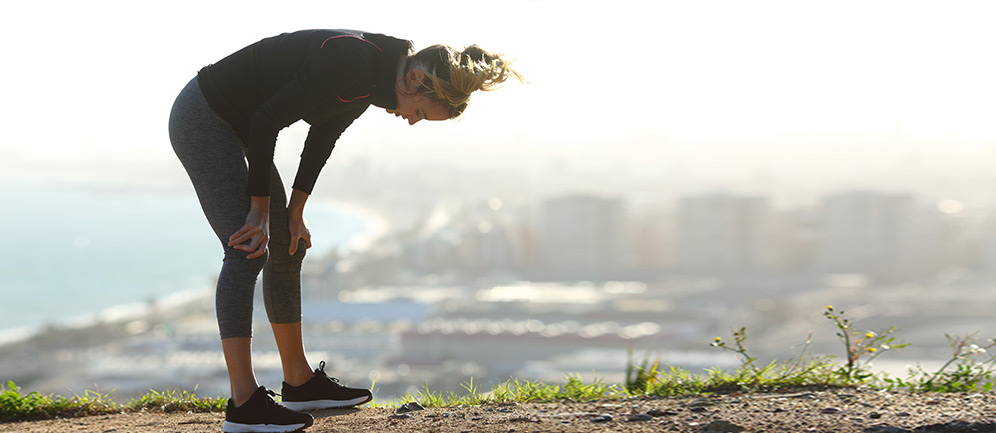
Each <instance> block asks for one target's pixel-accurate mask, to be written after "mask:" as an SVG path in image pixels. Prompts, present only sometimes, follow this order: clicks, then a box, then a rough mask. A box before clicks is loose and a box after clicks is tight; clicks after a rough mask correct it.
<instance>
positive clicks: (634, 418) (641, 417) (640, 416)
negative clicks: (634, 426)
mask: <svg viewBox="0 0 996 433" xmlns="http://www.w3.org/2000/svg"><path fill="white" fill-rule="evenodd" d="M652 419H654V417H653V416H651V415H650V414H645V413H636V414H633V415H630V416H629V418H628V419H626V421H629V422H639V421H650V420H652Z"/></svg>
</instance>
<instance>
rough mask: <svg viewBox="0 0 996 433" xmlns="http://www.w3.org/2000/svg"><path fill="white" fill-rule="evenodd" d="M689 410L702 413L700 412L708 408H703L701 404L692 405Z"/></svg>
mask: <svg viewBox="0 0 996 433" xmlns="http://www.w3.org/2000/svg"><path fill="white" fill-rule="evenodd" d="M689 410H690V411H692V412H695V413H702V412H706V411H708V409H706V408H704V407H702V406H696V407H693V408H691V409H689Z"/></svg>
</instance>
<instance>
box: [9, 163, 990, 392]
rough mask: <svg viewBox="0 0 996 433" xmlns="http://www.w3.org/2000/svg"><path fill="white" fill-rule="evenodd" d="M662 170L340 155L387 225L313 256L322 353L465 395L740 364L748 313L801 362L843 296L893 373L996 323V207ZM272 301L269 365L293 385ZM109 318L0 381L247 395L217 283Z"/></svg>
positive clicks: (763, 349) (768, 356)
mask: <svg viewBox="0 0 996 433" xmlns="http://www.w3.org/2000/svg"><path fill="white" fill-rule="evenodd" d="M561 168H563V167H561ZM530 173H532V174H530ZM622 174H626V175H625V176H623V175H622ZM644 175H645V176H651V175H650V174H644ZM645 180H646V178H645V177H641V175H640V173H621V174H620V175H619V176H618V177H616V178H613V177H611V176H594V175H585V174H581V175H578V174H577V173H572V172H571V171H570V170H567V169H562V170H561V169H558V167H557V166H556V165H554V166H553V167H550V168H549V169H548V170H543V171H533V172H524V173H516V172H509V171H507V170H504V171H501V170H494V171H488V170H483V169H476V168H472V169H467V170H466V171H461V170H459V169H454V168H453V167H452V166H439V167H431V166H430V167H426V166H421V167H418V168H397V169H392V170H385V169H381V168H377V167H374V166H373V165H372V164H370V163H367V162H364V161H363V160H362V159H358V160H354V161H350V163H349V164H348V165H344V166H341V167H336V168H335V169H332V170H327V171H326V172H325V174H323V178H322V180H321V181H320V183H319V185H318V188H317V190H321V191H325V192H326V194H330V195H333V196H335V197H336V200H339V201H341V202H344V203H350V204H353V205H356V206H359V207H362V208H365V209H368V210H370V211H371V212H375V213H376V214H377V215H379V216H380V217H381V218H383V219H385V220H386V221H387V222H388V227H389V228H390V229H389V230H388V231H387V232H385V233H384V234H382V236H380V237H378V238H376V239H373V240H372V241H371V242H370V243H369V244H368V245H366V246H365V247H364V248H362V249H355V250H341V251H337V252H334V253H332V254H330V255H328V256H326V257H309V259H308V260H307V261H306V263H305V264H306V269H305V274H304V321H305V322H304V325H305V333H306V335H305V342H306V346H307V348H308V350H309V353H310V357H311V360H312V362H314V363H315V364H317V362H318V361H319V360H325V361H327V362H328V364H329V366H328V367H327V370H328V371H329V372H330V374H331V375H334V376H337V377H339V378H340V380H342V381H344V382H346V383H349V384H350V385H353V386H370V385H371V384H374V387H375V393H376V396H377V399H378V401H381V402H384V401H391V400H392V399H394V398H398V397H400V396H402V395H404V394H405V393H408V392H412V391H415V390H419V389H423V388H425V387H428V388H429V389H431V390H433V391H441V392H455V393H463V392H466V390H465V389H464V388H463V384H465V383H468V382H469V381H470V380H471V378H473V383H474V384H475V385H477V386H478V387H479V388H480V389H487V388H489V387H488V386H487V385H488V384H495V383H501V382H504V381H506V380H508V379H510V378H518V379H526V380H543V381H550V382H557V381H561V380H563V379H564V377H565V374H575V373H576V374H579V375H580V376H581V377H582V378H583V379H584V380H586V381H587V380H594V379H596V378H597V379H601V380H604V381H607V382H614V383H620V382H622V381H623V380H624V375H625V367H626V363H627V359H628V358H629V357H630V356H633V357H635V358H637V359H643V358H647V359H651V360H659V361H661V362H662V363H664V364H667V365H674V366H680V367H685V368H688V369H690V370H692V371H695V372H698V371H702V370H703V369H705V368H734V367H736V366H738V365H739V360H738V359H737V358H736V357H735V356H733V355H731V354H729V353H724V352H722V351H721V350H718V349H715V348H711V347H709V343H710V342H711V341H712V339H713V338H714V337H716V336H722V337H728V336H729V335H730V332H731V330H733V329H738V328H740V327H741V326H746V327H747V332H748V340H747V344H748V346H749V348H750V349H751V352H752V354H754V355H756V356H758V357H759V358H760V359H761V360H762V361H767V360H784V359H787V358H790V357H793V356H797V355H798V354H799V352H800V350H802V343H804V342H805V341H806V339H807V335H809V333H810V332H812V333H813V338H812V343H811V344H810V346H809V347H808V349H807V350H808V352H807V353H813V354H826V355H837V356H840V355H841V352H842V349H841V347H840V346H839V343H838V342H837V341H836V337H835V336H834V333H835V329H833V327H832V324H830V323H828V322H827V321H826V319H824V318H823V317H822V316H821V313H822V311H824V309H825V308H826V306H827V305H834V306H835V307H837V309H838V310H844V311H845V312H846V314H847V315H848V317H850V318H852V319H853V320H855V321H856V322H857V323H858V326H860V327H862V328H867V329H870V330H878V329H883V328H887V327H890V326H896V327H898V333H897V336H898V337H899V339H900V340H902V341H905V342H911V343H913V345H912V346H910V347H908V348H905V349H903V350H902V351H897V352H895V353H894V354H888V355H886V356H883V357H882V358H881V361H880V363H881V365H882V368H885V369H889V371H890V373H891V374H899V375H901V374H902V373H903V372H904V369H905V367H906V366H907V365H911V364H914V363H916V362H922V363H924V364H925V365H930V363H931V362H937V361H939V360H944V359H947V357H948V356H949V355H950V353H949V351H950V349H949V347H948V346H947V342H946V340H945V338H944V334H945V333H952V334H958V333H960V334H961V335H967V334H970V333H972V332H976V331H980V334H978V336H979V338H992V337H993V336H994V335H993V334H994V333H996V326H994V325H996V323H994V321H993V319H992V311H994V307H996V290H993V285H994V284H993V281H996V279H994V278H996V218H994V216H996V209H983V208H980V207H968V206H966V204H965V203H963V202H961V201H959V200H957V199H951V198H948V199H936V198H932V197H929V196H926V195H923V194H920V193H916V192H905V193H904V192H895V191H886V190H879V189H864V190H851V189H841V190H838V191H829V192H827V193H825V194H822V195H820V196H818V197H813V198H812V200H800V201H796V202H793V203H791V204H789V205H785V204H780V203H779V200H776V199H775V198H773V197H769V196H766V195H764V194H749V193H742V192H736V189H735V188H730V189H729V190H718V191H714V192H702V193H694V194H682V195H675V196H674V197H673V199H646V194H640V190H641V188H638V187H631V186H632V185H635V184H640V183H641V182H644V181H645ZM625 182H630V183H631V184H630V185H621V184H622V183H625ZM592 185H596V186H594V187H593V186H592ZM597 185H603V186H605V187H604V188H599V187H598V186H597ZM572 186H574V187H572ZM572 190H573V191H572ZM624 190H629V191H636V193H635V194H626V193H623V192H622V191H624ZM577 191H585V192H577ZM313 230H318V229H316V228H313ZM258 293H259V290H257V294H258ZM262 311H263V309H262V308H261V306H260V307H258V308H257V312H258V314H257V317H256V321H255V323H256V331H255V332H256V333H255V336H256V338H255V339H254V350H255V351H256V357H255V359H254V361H255V363H256V365H255V366H256V369H257V377H258V378H259V380H260V382H261V384H264V385H266V386H268V387H270V388H279V384H280V380H281V375H280V363H279V357H278V355H277V352H276V347H275V344H274V343H273V340H272V337H271V336H270V335H269V332H270V331H269V330H268V327H267V322H266V319H265V315H263V313H262ZM104 319H105V320H99V321H97V322H95V323H93V324H91V326H90V327H89V328H87V329H76V330H73V329H60V328H57V327H53V328H51V329H48V330H46V331H45V332H43V333H41V334H39V335H37V336H35V337H32V338H30V339H28V340H24V341H21V342H17V343H12V344H9V345H8V346H7V347H4V348H3V350H2V351H0V361H2V362H0V377H2V378H9V379H11V380H14V381H15V382H16V383H17V384H18V385H20V386H21V387H23V388H25V389H28V390H39V391H43V392H60V393H64V392H66V390H67V389H71V390H76V391H81V390H84V389H93V388H94V386H95V384H96V386H98V387H99V388H100V389H102V390H104V391H109V390H110V389H115V390H116V391H115V392H116V393H118V394H119V395H121V394H123V395H131V394H134V393H141V392H144V391H146V390H147V389H149V388H155V389H161V388H164V387H167V386H178V387H181V388H186V389H194V387H197V392H198V394H200V395H221V394H225V393H227V392H228V382H227V376H226V374H225V369H224V360H223V358H222V354H221V350H220V342H219V341H218V338H217V327H216V324H215V319H214V312H213V295H212V294H210V293H204V294H196V295H190V296H186V297H182V298H181V297H178V298H176V299H170V300H160V301H153V302H150V303H149V304H148V305H147V306H145V308H144V309H142V310H141V311H139V312H137V313H135V312H132V313H130V314H127V315H120V316H114V315H113V314H112V315H108V316H105V318H104Z"/></svg>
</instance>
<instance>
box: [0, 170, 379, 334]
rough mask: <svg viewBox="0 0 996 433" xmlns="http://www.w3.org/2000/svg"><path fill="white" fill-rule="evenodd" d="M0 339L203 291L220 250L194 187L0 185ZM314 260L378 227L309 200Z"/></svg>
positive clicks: (354, 214)
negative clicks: (113, 309) (0, 239)
mask: <svg viewBox="0 0 996 433" xmlns="http://www.w3.org/2000/svg"><path fill="white" fill-rule="evenodd" d="M0 200H2V202H3V206H2V210H0V226H2V227H3V233H4V236H3V238H2V239H3V246H2V247H0V340H2V339H3V336H4V335H7V336H10V335H16V334H20V333H23V332H26V331H30V330H31V329H37V328H38V327H43V326H46V325H67V324H72V323H74V322H77V321H80V320H85V319H86V318H88V317H94V316H95V315H97V314H99V313H101V312H104V311H107V310H108V309H112V308H115V307H119V306H124V305H135V304H141V303H146V302H149V301H154V300H162V299H165V298H167V297H171V296H175V295H177V294H182V293H186V292H194V291H201V292H203V291H206V290H210V288H211V287H212V286H213V284H214V279H215V277H216V276H217V273H218V270H219V269H220V267H221V261H222V250H221V246H220V243H219V242H218V240H217V239H216V238H215V237H214V233H213V232H212V231H211V229H210V227H209V226H208V223H207V220H206V219H205V218H204V215H203V213H202V212H201V210H200V207H199V205H198V203H197V199H196V197H195V195H194V194H193V192H192V190H190V191H188V190H185V189H178V188H172V189H171V188H151V187H150V188H142V187H136V186H124V187H116V186H111V185H107V184H99V183H87V182H66V181H62V182H55V181H49V182H40V181H37V180H35V179H32V180H28V181H25V180H23V179H18V180H13V179H0ZM305 217H306V218H307V219H308V222H309V223H310V227H311V232H312V235H313V242H312V243H313V246H312V248H311V249H310V250H309V251H308V256H309V257H308V258H306V259H305V260H317V259H318V258H320V257H322V256H324V255H326V254H328V253H330V252H332V251H333V250H335V249H337V248H341V247H344V246H345V245H346V244H347V243H348V242H349V241H350V240H351V239H354V237H356V236H358V235H362V234H368V233H369V232H370V231H372V230H374V227H375V223H374V222H373V221H372V220H371V219H370V218H368V217H366V216H364V215H362V214H360V213H359V212H355V211H352V210H350V209H349V208H347V207H345V206H342V205H337V204H334V203H323V202H320V201H318V200H316V199H314V198H313V199H311V200H309V202H308V207H307V209H306V210H305Z"/></svg>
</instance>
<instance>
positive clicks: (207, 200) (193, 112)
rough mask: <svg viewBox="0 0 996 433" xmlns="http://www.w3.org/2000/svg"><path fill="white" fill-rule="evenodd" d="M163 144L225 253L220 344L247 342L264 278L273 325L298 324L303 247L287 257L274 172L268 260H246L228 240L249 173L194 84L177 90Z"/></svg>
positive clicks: (238, 224) (245, 204) (240, 219)
mask: <svg viewBox="0 0 996 433" xmlns="http://www.w3.org/2000/svg"><path fill="white" fill-rule="evenodd" d="M169 139H170V141H171V142H172V143H173V150H174V151H175V152H176V156H177V157H179V158H180V162H181V163H182V164H183V168H184V169H186V171H187V175H189V176H190V181H191V182H193V184H194V191H196V192H197V198H198V200H199V201H200V203H201V208H202V209H203V210H204V215H205V216H207V220H208V222H209V223H210V224H211V228H212V229H214V233H215V234H216V235H217V236H218V240H220V241H221V245H222V248H224V251H225V259H224V263H223V265H222V267H221V274H220V275H219V276H218V287H217V291H216V292H215V309H216V310H217V312H218V328H219V331H220V332H221V338H231V337H251V336H252V309H253V292H254V290H255V286H256V278H257V277H258V275H259V272H260V270H262V271H263V303H264V305H265V306H266V315H267V317H268V318H269V320H270V322H272V323H296V322H300V321H301V262H302V261H303V260H304V255H305V250H306V245H305V242H304V240H301V241H300V242H299V245H298V248H297V252H296V253H295V254H294V255H293V256H291V255H290V254H288V253H287V250H288V249H289V246H290V229H289V228H288V223H287V219H288V217H287V194H286V193H285V192H284V186H283V183H282V182H281V181H280V175H279V174H278V173H277V168H276V167H275V166H274V167H272V168H271V171H270V173H271V175H270V243H269V247H268V248H267V250H268V251H267V253H266V254H263V256H261V257H258V258H255V259H247V258H246V256H247V255H248V254H249V253H246V252H244V251H239V250H237V249H235V248H232V247H230V246H228V238H229V237H230V236H231V235H232V234H233V233H235V232H236V231H238V230H239V229H240V228H242V226H243V225H245V221H246V214H248V213H249V193H248V188H247V185H248V182H249V170H248V167H247V165H246V155H245V146H244V145H243V143H242V140H241V139H239V137H238V135H237V134H236V133H235V131H234V130H233V129H232V128H231V126H229V125H228V123H227V122H225V120H224V119H222V118H221V116H219V115H218V114H217V113H215V111H214V110H212V109H211V107H210V106H209V105H208V103H207V100H205V99H204V95H203V94H202V93H201V89H200V87H199V86H198V84H197V79H196V78H195V79H193V80H191V81H190V82H189V83H187V86H186V87H184V88H183V91H181V92H180V95H179V96H178V97H177V98H176V102H174V104H173V109H172V111H171V112H170V116H169Z"/></svg>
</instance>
